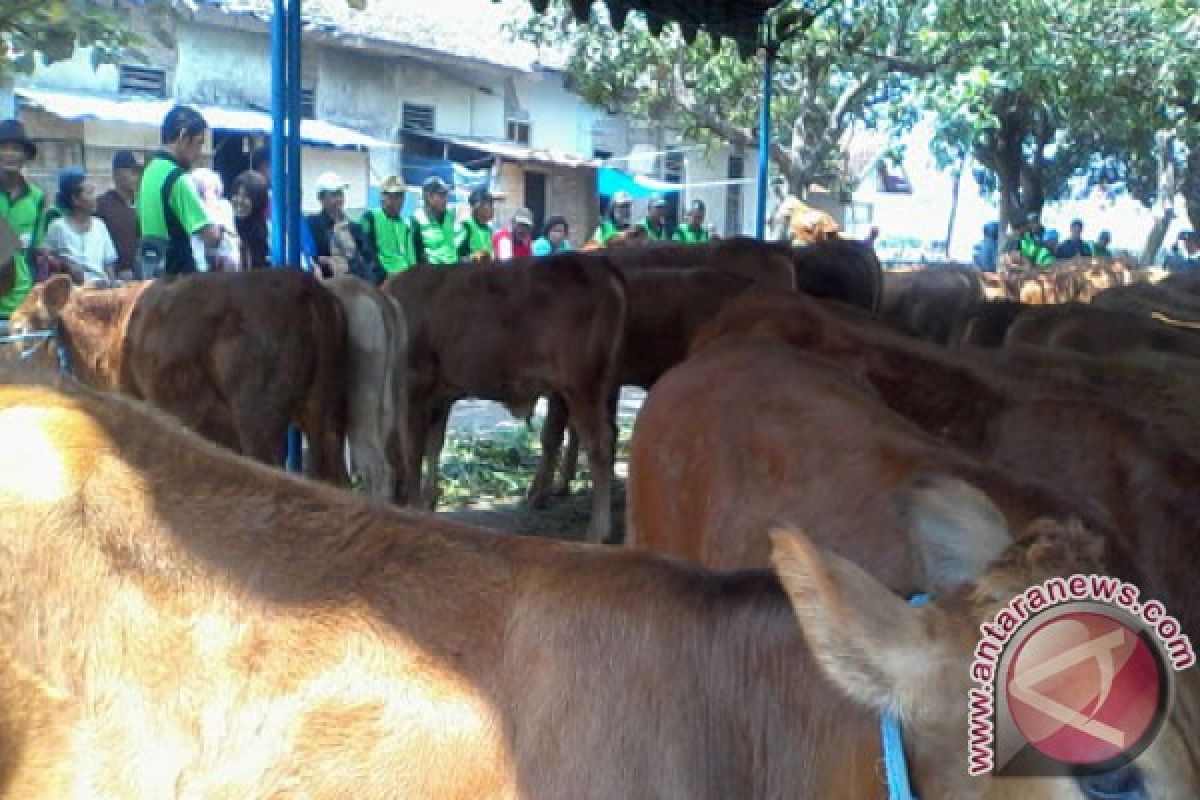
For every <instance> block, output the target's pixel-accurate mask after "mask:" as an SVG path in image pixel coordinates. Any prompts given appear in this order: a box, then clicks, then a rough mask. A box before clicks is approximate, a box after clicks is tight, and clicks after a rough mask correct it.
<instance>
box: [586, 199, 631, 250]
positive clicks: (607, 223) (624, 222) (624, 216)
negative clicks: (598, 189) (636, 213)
mask: <svg viewBox="0 0 1200 800" xmlns="http://www.w3.org/2000/svg"><path fill="white" fill-rule="evenodd" d="M632 217H633V198H632V197H630V196H629V193H628V192H625V191H616V192H613V196H612V199H611V200H610V201H609V203H608V216H607V217H605V218H604V219H603V220H601V222H600V227H598V228H596V232H595V233H593V234H592V241H593V242H595V243H596V244H599V245H607V244H608V240H609V239H611V238H612V237H614V236H616V235H617V234H618V233H620V232H621V231H623V230H625V229H626V228H628V227H629V221H630V219H631V218H632Z"/></svg>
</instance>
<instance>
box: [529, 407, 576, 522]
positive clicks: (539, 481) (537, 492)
mask: <svg viewBox="0 0 1200 800" xmlns="http://www.w3.org/2000/svg"><path fill="white" fill-rule="evenodd" d="M566 425H567V405H566V403H565V402H564V401H563V398H562V395H560V394H558V393H557V392H551V393H550V397H549V398H548V400H547V402H546V421H545V422H543V423H542V459H541V461H540V462H538V468H537V474H536V475H534V476H533V483H532V484H530V486H529V492H528V493H527V495H526V498H527V500H528V503H529V507H530V508H545V507H546V501H547V500H548V499H549V497H550V484H551V482H552V481H553V480H554V470H555V467H556V466H557V465H558V452H559V450H560V449H561V448H562V437H563V429H564V428H566Z"/></svg>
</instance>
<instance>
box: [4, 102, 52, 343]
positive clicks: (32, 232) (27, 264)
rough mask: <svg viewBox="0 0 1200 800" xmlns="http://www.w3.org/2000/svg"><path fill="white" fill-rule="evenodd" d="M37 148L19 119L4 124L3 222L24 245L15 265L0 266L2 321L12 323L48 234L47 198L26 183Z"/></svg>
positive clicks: (27, 292) (17, 253) (15, 255)
mask: <svg viewBox="0 0 1200 800" xmlns="http://www.w3.org/2000/svg"><path fill="white" fill-rule="evenodd" d="M35 158H37V146H36V145H35V144H34V143H33V142H32V141H30V139H29V137H28V136H26V135H25V127H24V126H23V125H21V123H20V122H18V121H17V120H15V119H6V120H3V121H0V218H2V219H4V221H5V222H7V223H8V225H9V227H11V228H12V230H13V233H15V234H16V235H17V238H18V239H19V240H20V242H21V249H20V250H18V251H17V252H16V254H14V255H13V258H12V262H11V264H0V319H8V317H9V316H10V315H11V314H12V312H13V311H14V310H15V309H16V307H17V306H19V305H20V304H21V301H22V300H24V299H25V296H26V295H27V294H29V290H30V289H31V288H33V254H34V250H35V249H37V248H38V247H39V246H40V245H41V241H42V237H43V236H44V235H45V233H46V213H45V212H46V195H45V193H44V192H43V191H42V190H41V189H39V188H38V187H37V186H34V185H33V184H31V183H30V182H29V181H27V180H26V179H25V173H24V169H25V165H26V164H28V163H29V162H30V161H32V160H33V159H35Z"/></svg>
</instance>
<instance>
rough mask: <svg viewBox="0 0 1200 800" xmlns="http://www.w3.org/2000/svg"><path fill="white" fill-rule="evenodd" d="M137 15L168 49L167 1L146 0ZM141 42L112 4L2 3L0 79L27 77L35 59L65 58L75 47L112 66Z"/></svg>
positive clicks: (75, 0) (73, 0)
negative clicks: (22, 74)
mask: <svg viewBox="0 0 1200 800" xmlns="http://www.w3.org/2000/svg"><path fill="white" fill-rule="evenodd" d="M137 13H138V14H139V16H140V18H141V19H142V20H144V21H145V23H146V25H147V27H148V28H149V29H150V30H151V31H152V32H153V35H154V36H155V37H156V38H157V39H159V40H160V41H163V42H164V43H167V44H170V42H171V37H170V34H169V32H168V31H167V28H166V26H165V25H164V24H163V21H164V20H165V18H166V17H168V16H169V15H170V14H172V13H174V6H173V3H172V2H171V0H146V1H145V2H142V3H139V4H138V9H137ZM143 42H144V39H143V38H142V36H140V35H139V34H137V33H135V32H134V31H133V30H132V27H131V26H130V23H129V19H128V17H127V16H126V15H125V14H124V13H122V12H121V11H120V10H119V9H115V8H114V7H113V6H112V5H106V4H102V3H96V2H90V1H89V0H5V2H4V3H3V4H0V80H2V79H4V78H6V77H11V76H12V74H13V73H24V74H28V73H31V72H33V70H34V69H35V68H36V67H37V63H38V59H39V58H41V59H42V60H43V61H45V62H46V63H53V62H55V61H63V60H66V59H69V58H70V57H71V56H72V54H73V53H74V52H75V50H76V48H80V47H91V48H92V62H93V64H97V65H98V64H102V63H113V62H116V61H117V60H118V59H119V58H120V57H121V56H122V55H123V54H126V53H128V52H130V51H136V49H137V47H138V46H139V45H141V44H142V43H143Z"/></svg>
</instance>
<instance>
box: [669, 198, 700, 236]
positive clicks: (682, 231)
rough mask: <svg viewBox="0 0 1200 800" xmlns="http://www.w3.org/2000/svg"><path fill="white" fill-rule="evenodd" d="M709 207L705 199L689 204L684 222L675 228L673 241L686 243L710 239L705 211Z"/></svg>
mask: <svg viewBox="0 0 1200 800" xmlns="http://www.w3.org/2000/svg"><path fill="white" fill-rule="evenodd" d="M706 210H707V209H706V208H705V206H704V201H703V200H693V201H692V204H691V205H690V206H688V211H687V215H686V216H685V217H684V223H683V224H682V225H680V226H679V227H678V228H677V229H676V230H675V235H674V236H672V237H671V240H672V241H675V242H683V243H684V244H702V243H703V242H707V241H708V229H707V228H705V227H704V212H705V211H706Z"/></svg>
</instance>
